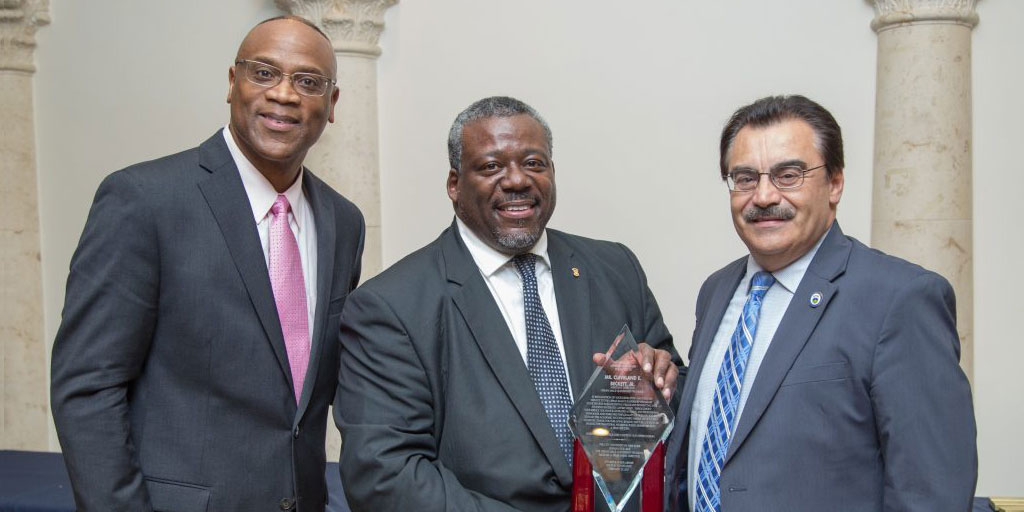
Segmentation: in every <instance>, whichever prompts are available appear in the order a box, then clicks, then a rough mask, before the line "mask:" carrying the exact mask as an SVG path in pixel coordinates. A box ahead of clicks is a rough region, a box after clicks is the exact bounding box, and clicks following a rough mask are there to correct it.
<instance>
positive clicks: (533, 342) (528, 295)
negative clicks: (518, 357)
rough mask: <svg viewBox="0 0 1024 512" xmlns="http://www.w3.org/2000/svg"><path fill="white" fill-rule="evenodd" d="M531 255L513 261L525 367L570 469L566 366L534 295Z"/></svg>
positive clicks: (534, 272)
mask: <svg viewBox="0 0 1024 512" xmlns="http://www.w3.org/2000/svg"><path fill="white" fill-rule="evenodd" d="M536 261H537V256H536V255H534V254H520V255H518V256H516V257H515V258H514V259H513V262H514V263H515V265H516V268H517V269H518V270H519V275H520V276H521V277H522V279H523V309H524V310H525V312H526V367H527V369H529V371H530V378H531V379H533V386H534V387H535V388H536V389H537V396H539V397H540V403H541V405H543V406H544V412H545V413H547V415H548V421H550V422H551V428H553V429H555V437H556V438H557V439H558V446H559V447H560V448H561V449H562V453H564V454H565V460H567V461H568V462H569V465H570V466H572V432H571V431H570V430H569V423H568V421H569V409H570V408H572V397H571V396H569V383H568V382H566V375H565V364H563V363H562V356H561V354H560V353H559V351H558V344H557V342H556V341H555V333H554V331H552V330H551V323H550V322H548V315H547V314H545V313H544V306H542V305H541V303H540V294H538V293H537V275H536V271H535V268H534V267H535V262H536Z"/></svg>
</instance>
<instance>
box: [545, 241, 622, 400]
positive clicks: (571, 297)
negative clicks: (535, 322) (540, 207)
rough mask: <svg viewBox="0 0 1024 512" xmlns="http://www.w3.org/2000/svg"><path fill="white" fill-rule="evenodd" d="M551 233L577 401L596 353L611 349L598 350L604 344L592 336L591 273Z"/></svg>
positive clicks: (554, 276)
mask: <svg viewBox="0 0 1024 512" xmlns="http://www.w3.org/2000/svg"><path fill="white" fill-rule="evenodd" d="M547 233H548V258H550V259H551V279H552V281H553V282H554V286H555V300H556V302H557V303H558V323H559V324H561V331H562V344H563V345H564V346H565V360H566V364H567V365H568V367H569V381H570V383H571V384H572V393H573V398H574V399H575V398H579V395H580V393H581V392H582V391H583V388H584V387H586V385H587V380H589V379H590V374H591V373H593V371H594V360H593V357H594V353H595V352H604V351H605V350H607V349H608V347H607V346H604V347H595V346H594V345H595V343H596V344H597V345H600V344H601V340H594V339H593V335H592V333H591V314H590V281H589V279H590V277H591V276H590V272H589V271H588V270H589V269H587V268H585V267H584V266H583V264H582V262H581V261H579V259H578V258H577V257H576V254H575V253H574V252H573V251H572V249H571V248H570V247H569V246H568V245H567V244H566V243H565V241H563V240H562V238H561V237H559V236H558V233H557V232H554V231H552V230H550V229H549V230H548V231H547ZM606 341H607V343H606V345H610V344H611V342H612V340H610V339H609V340H606Z"/></svg>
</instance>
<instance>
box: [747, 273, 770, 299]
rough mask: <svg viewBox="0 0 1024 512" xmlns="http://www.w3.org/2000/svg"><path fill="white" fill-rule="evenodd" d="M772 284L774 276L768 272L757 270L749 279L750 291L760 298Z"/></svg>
mask: <svg viewBox="0 0 1024 512" xmlns="http://www.w3.org/2000/svg"><path fill="white" fill-rule="evenodd" d="M773 284H775V276H773V275H771V273H769V272H758V273H756V274H754V277H753V278H752V279H751V280H750V293H751V295H755V296H757V298H758V299H760V298H762V297H764V294H765V293H767V292H768V289H769V288H771V287H772V285H773Z"/></svg>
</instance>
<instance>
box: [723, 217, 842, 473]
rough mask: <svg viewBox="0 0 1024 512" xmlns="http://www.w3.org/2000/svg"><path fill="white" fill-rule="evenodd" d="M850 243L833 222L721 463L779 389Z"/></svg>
mask: <svg viewBox="0 0 1024 512" xmlns="http://www.w3.org/2000/svg"><path fill="white" fill-rule="evenodd" d="M852 246H853V244H851V243H850V241H849V240H847V239H846V237H845V236H843V232H842V230H840V229H839V223H838V222H835V223H833V226H832V228H831V230H830V231H829V233H828V234H827V235H826V236H825V240H824V241H823V242H822V244H821V247H819V248H818V252H817V254H815V255H814V259H813V260H811V264H810V266H808V267H807V272H805V273H804V277H803V279H802V280H801V281H800V285H799V286H798V287H797V289H796V292H795V293H794V294H793V299H792V301H791V302H790V303H789V307H788V308H787V309H786V313H785V314H784V315H783V317H782V322H780V323H779V328H778V329H777V330H776V331H775V336H774V337H773V338H772V342H771V345H770V346H769V348H768V352H767V354H765V357H764V360H763V361H762V362H761V366H760V368H759V369H758V371H757V378H756V379H754V383H753V387H751V389H750V395H749V396H748V397H747V402H746V405H744V407H743V413H742V414H741V415H740V421H739V424H737V425H736V431H735V433H734V434H733V437H732V440H731V441H729V451H728V452H727V453H726V456H725V460H724V462H723V464H728V463H729V459H731V458H732V456H733V454H735V453H736V451H737V450H739V449H740V447H741V446H742V445H743V441H744V440H746V439H747V436H748V435H749V434H750V431H751V430H752V429H753V428H754V426H755V425H756V424H757V422H758V420H760V419H761V416H762V415H763V414H764V411H765V409H767V408H768V404H769V403H771V401H772V398H774V397H775V394H776V393H777V392H778V390H779V386H780V385H781V384H782V380H783V379H784V378H785V377H786V374H787V373H789V369H790V368H791V367H792V366H793V362H794V361H795V360H796V358H797V356H798V355H800V352H801V351H802V350H803V348H804V345H806V344H807V340H808V339H809V338H810V337H811V334H812V333H813V332H814V327H815V326H817V325H818V321H819V320H821V317H822V315H824V314H825V311H826V310H827V309H828V306H829V303H830V302H831V301H832V298H833V297H835V294H836V292H837V291H838V287H837V286H836V284H835V283H834V282H833V281H834V280H835V279H836V278H837V277H839V276H840V275H842V273H843V272H844V271H845V270H846V262H847V261H848V260H849V258H850V249H851V248H852ZM814 293H820V294H821V296H822V297H821V301H820V302H819V303H818V305H817V306H816V307H812V306H811V304H810V297H811V295H812V294H814Z"/></svg>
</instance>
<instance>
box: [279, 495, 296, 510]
mask: <svg viewBox="0 0 1024 512" xmlns="http://www.w3.org/2000/svg"><path fill="white" fill-rule="evenodd" d="M294 506H295V502H294V501H292V499H291V498H281V510H291V509H292V507H294Z"/></svg>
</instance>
